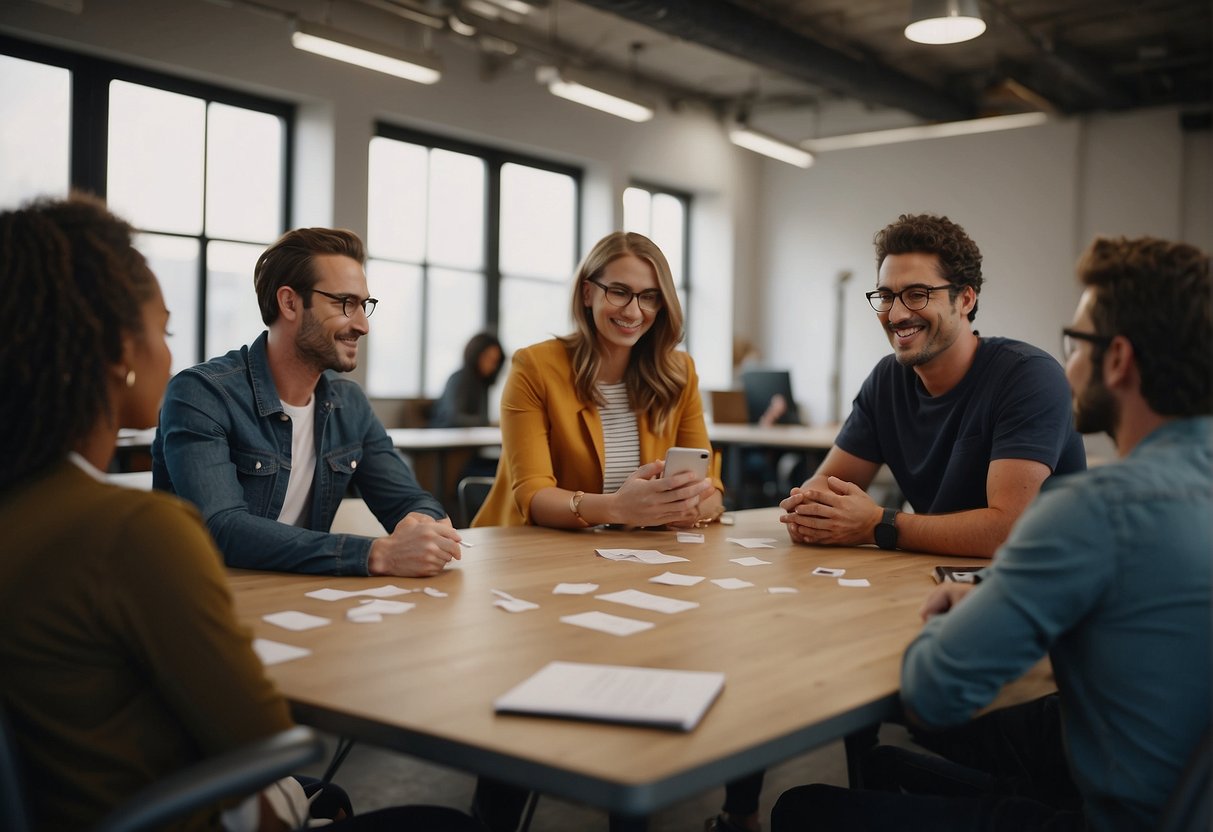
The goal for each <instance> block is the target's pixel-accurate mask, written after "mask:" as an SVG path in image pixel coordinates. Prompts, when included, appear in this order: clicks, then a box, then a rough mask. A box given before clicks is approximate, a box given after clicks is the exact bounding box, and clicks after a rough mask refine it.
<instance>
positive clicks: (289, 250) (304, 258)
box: [253, 228, 366, 326]
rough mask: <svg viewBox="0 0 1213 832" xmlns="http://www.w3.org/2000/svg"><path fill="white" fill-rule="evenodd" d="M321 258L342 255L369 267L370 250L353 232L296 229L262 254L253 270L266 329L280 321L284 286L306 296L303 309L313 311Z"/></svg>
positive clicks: (338, 229) (303, 296) (254, 286)
mask: <svg viewBox="0 0 1213 832" xmlns="http://www.w3.org/2000/svg"><path fill="white" fill-rule="evenodd" d="M317 254H340V255H343V256H345V257H349V258H351V259H353V260H357V261H358V263H359V264H360V265H366V248H365V247H364V246H363V245H362V239H361V238H360V237H359V236H358V235H357V234H355V233H354V232H353V231H348V230H346V229H344V228H296V229H294V230H293V231H288V232H286V233H285V234H283V235H282V236H281V237H279V238H278V239H277V240H276V241H275V242H274V243H273V244H272V245H271V246H270V247H269V248H267V249H266V250H265V251H263V252H262V253H261V256H260V257H258V258H257V266H256V268H254V269H253V288H255V289H256V290H257V305H258V306H259V307H260V308H261V320H263V321H265V325H266V326H269V325H270V324H272V323H273V322H274V321H276V320H278V290H279V289H280V288H282V287H283V286H290V287H291V288H292V289H294V290H295V291H296V292H298V293H299V295H300V296H302V298H303V305H304V306H305V307H309V308H310V307H311V305H312V289H313V288H314V287H315V285H316V271H315V269H313V268H312V257H313V256H314V255H317Z"/></svg>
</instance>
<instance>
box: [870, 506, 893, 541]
mask: <svg viewBox="0 0 1213 832" xmlns="http://www.w3.org/2000/svg"><path fill="white" fill-rule="evenodd" d="M896 519H897V509H895V508H886V509H885V510H884V516H883V517H881V518H880V522H879V523H877V524H876V528H875V530H874V531H873V534H874V535H875V537H876V545H877V546H879V547H880V548H881V549H896V548H897V524H896V523H895V522H894V521H895V520H896Z"/></svg>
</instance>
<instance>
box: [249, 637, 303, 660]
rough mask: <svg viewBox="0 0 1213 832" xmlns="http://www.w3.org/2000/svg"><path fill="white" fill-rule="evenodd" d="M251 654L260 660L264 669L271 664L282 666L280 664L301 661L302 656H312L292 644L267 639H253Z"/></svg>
mask: <svg viewBox="0 0 1213 832" xmlns="http://www.w3.org/2000/svg"><path fill="white" fill-rule="evenodd" d="M253 652H254V653H256V654H257V658H259V659H261V663H262V664H263V665H265V666H266V667H269V666H270V665H271V664H282V662H289V661H293V660H294V659H302V658H303V657H304V656H310V655H312V651H311V650H308V649H307V648H306V647H296V646H294V645H293V644H283V643H282V642H280V641H270V640H269V639H268V638H255V639H253Z"/></svg>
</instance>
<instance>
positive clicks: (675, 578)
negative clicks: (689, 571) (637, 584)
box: [649, 572, 703, 586]
mask: <svg viewBox="0 0 1213 832" xmlns="http://www.w3.org/2000/svg"><path fill="white" fill-rule="evenodd" d="M702 580H703V575H680V574H679V573H677V572H662V573H661V574H660V575H657V576H656V577H653V578H649V581H650V582H651V583H655V584H667V585H668V586H695V584H697V583H699V582H700V581H702Z"/></svg>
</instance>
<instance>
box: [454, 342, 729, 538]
mask: <svg viewBox="0 0 1213 832" xmlns="http://www.w3.org/2000/svg"><path fill="white" fill-rule="evenodd" d="M679 355H682V356H684V357H685V360H686V362H687V370H688V372H687V384H686V387H685V388H684V389H683V391H682V398H680V399H679V400H678V405H677V407H676V408H675V410H674V413H673V415H672V418H671V419H670V420H669V422H668V424H667V425H666V428H665V430H664V431H662V432H661V433H660V434H658V433H654V432H653V430H652V428H651V427H650V426H649V418H648V414H647V413H637V414H636V427H637V430H638V432H639V434H640V462H641V464H644V463H646V462H652V461H653V460H656V459H663V458H664V457H665V452H666V451H667V450H668V449H670V448H673V447H676V446H679V447H684V448H708V449H709V450H710V449H711V446H710V445H709V444H708V430H707V427H706V425H705V424H704V421H703V402H702V401H701V400H700V398H699V377H698V376H697V375H696V374H695V362H694V361H692V360H691V357H690V356H689V355H687V354H686V353H679ZM501 442H502V446H501V462H500V463H499V464H498V467H497V479H496V481H495V482H494V483H493V488H492V490H491V491H489V496H488V497H487V498H486V499H485V502H484V505H483V506H482V507H481V509H480V511H479V513H477V515H476V519H475V520H473V521H472V525H473V526H525V525H530V524H531V499H532V498H533V497H534V496H535V492H537V491H539V490H540V489H541V488H552V487H559V488H566V489H568V490H570V491H586V492H589V493H591V494H601V493H602V472H603V468H604V466H605V464H606V451H605V450H604V448H603V440H602V419H601V417H600V416H599V415H598V407H597V406H596V405H594V404H587V403H585V402H583V401H581V400H580V399H579V398H577V390H576V388H575V387H574V384H573V366H572V364H571V363H570V361H569V352H568V350H567V349H566V348H565V346H564V344H563V343H561V342H560V341H559V340H557V339H555V338H553V339H552V340H550V341H543V342H541V343H538V344H534V345H532V346H530V347H526V348H525V349H521V350H518V352H516V353H514V357H513V361H512V365H511V367H510V375H509V378H508V379H506V383H505V390H504V391H503V392H502V395H501ZM712 475H713V479H714V481H715V483H716V487H717V488H718V489H720V490H721V491H722V492H723V491H724V486H723V485H722V484H721V482H720V476H719V471H718V470H713V472H712Z"/></svg>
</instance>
